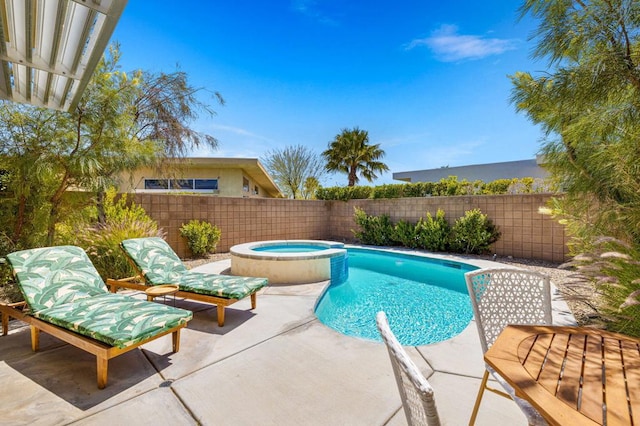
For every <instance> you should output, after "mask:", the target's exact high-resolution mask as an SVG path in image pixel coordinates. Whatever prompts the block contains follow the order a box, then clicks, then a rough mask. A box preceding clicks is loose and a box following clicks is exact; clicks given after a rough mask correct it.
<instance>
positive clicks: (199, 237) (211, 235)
mask: <svg viewBox="0 0 640 426" xmlns="http://www.w3.org/2000/svg"><path fill="white" fill-rule="evenodd" d="M180 235H182V236H183V237H185V238H186V239H187V246H188V247H189V250H191V253H192V254H193V256H195V257H205V256H206V255H207V254H209V253H213V252H214V251H215V250H216V246H217V245H218V242H219V241H220V236H221V232H220V229H218V227H217V226H214V225H211V224H210V223H209V222H203V221H199V220H195V219H194V220H191V221H189V222H188V223H186V224H183V225H182V226H181V227H180Z"/></svg>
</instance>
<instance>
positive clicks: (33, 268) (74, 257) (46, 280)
mask: <svg viewBox="0 0 640 426" xmlns="http://www.w3.org/2000/svg"><path fill="white" fill-rule="evenodd" d="M7 259H8V260H9V264H10V265H11V267H12V269H13V275H14V276H15V278H16V281H17V283H18V287H20V290H21V291H22V294H23V296H24V299H25V301H26V302H27V305H29V309H31V311H32V312H37V311H40V310H42V309H45V308H50V307H52V306H57V305H61V304H64V303H69V302H73V301H75V300H79V299H84V298H86V297H93V296H96V295H98V294H103V293H108V290H107V287H106V286H105V285H104V281H102V278H101V277H100V274H98V271H97V270H96V268H95V267H94V266H93V264H92V263H91V260H89V257H88V256H87V254H86V253H85V252H84V250H83V249H82V248H80V247H75V246H59V247H42V248H36V249H31V250H22V251H17V252H14V253H9V254H8V255H7Z"/></svg>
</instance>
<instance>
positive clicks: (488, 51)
mask: <svg viewBox="0 0 640 426" xmlns="http://www.w3.org/2000/svg"><path fill="white" fill-rule="evenodd" d="M516 43H517V41H516V40H513V39H500V38H487V37H482V36H477V35H462V34H458V27H457V26H455V25H442V26H440V28H438V29H436V30H434V31H433V32H432V33H431V35H430V36H429V37H426V38H421V39H415V40H412V41H411V42H410V43H409V44H408V45H407V50H409V49H413V48H416V47H420V46H426V47H428V48H429V49H430V50H431V51H432V52H433V53H434V54H435V56H436V57H437V58H438V59H439V60H440V61H443V62H455V61H461V60H475V59H482V58H485V57H487V56H492V55H500V54H502V53H504V52H506V51H508V50H513V49H515V48H516Z"/></svg>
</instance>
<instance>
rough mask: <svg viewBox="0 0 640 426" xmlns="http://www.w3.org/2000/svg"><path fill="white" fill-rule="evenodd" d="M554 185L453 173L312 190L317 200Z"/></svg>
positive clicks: (521, 190)
mask: <svg viewBox="0 0 640 426" xmlns="http://www.w3.org/2000/svg"><path fill="white" fill-rule="evenodd" d="M555 191H556V189H555V188H554V187H553V186H552V185H551V184H549V183H548V182H546V181H545V180H543V179H538V178H536V179H534V178H530V177H528V178H514V179H498V180H494V181H492V182H488V183H485V182H482V181H480V180H476V181H473V182H469V181H468V180H466V179H463V180H461V181H459V180H458V178H457V177H456V176H449V177H448V178H444V179H440V181H438V182H416V183H404V184H403V183H400V184H386V185H378V186H346V187H345V186H332V187H327V188H320V189H318V190H317V191H316V198H317V199H318V200H341V201H347V200H355V199H367V198H374V199H375V198H410V197H432V196H433V197H435V196H453V195H495V194H532V193H545V192H555Z"/></svg>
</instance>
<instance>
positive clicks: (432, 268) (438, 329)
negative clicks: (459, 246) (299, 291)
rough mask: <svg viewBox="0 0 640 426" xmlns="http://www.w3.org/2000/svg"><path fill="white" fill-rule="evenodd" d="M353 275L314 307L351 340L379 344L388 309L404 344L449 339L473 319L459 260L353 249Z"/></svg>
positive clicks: (324, 320) (466, 267) (334, 286)
mask: <svg viewBox="0 0 640 426" xmlns="http://www.w3.org/2000/svg"><path fill="white" fill-rule="evenodd" d="M347 252H348V265H349V275H348V278H347V279H346V281H344V282H342V283H340V282H337V281H336V280H332V283H331V285H330V286H329V287H328V288H327V290H326V292H325V293H324V294H323V295H322V297H321V298H320V300H319V302H318V304H317V306H316V315H317V317H318V319H319V320H320V321H321V322H322V323H323V324H325V325H327V326H329V327H331V328H333V329H335V330H337V331H339V332H340V333H343V334H346V335H348V336H354V337H360V338H364V339H369V340H377V341H380V337H379V334H378V330H377V328H376V321H375V316H376V313H377V312H378V311H385V312H386V314H387V317H388V319H389V325H390V327H391V329H392V330H393V332H394V334H395V335H396V336H397V337H398V340H399V341H400V343H402V344H403V345H411V346H418V345H426V344H430V343H436V342H440V341H442V340H446V339H449V338H451V337H453V336H455V335H457V334H459V333H460V332H462V330H464V329H465V328H466V327H467V325H468V324H469V321H471V319H472V317H473V310H472V308H471V302H470V300H469V295H468V293H467V289H466V285H465V281H464V273H465V272H468V271H471V270H474V269H477V268H476V267H475V266H471V265H467V264H464V263H459V262H451V261H442V260H438V259H430V258H423V257H418V256H411V255H403V254H396V253H390V252H384V251H378V250H368V249H354V248H349V249H348V250H347Z"/></svg>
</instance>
